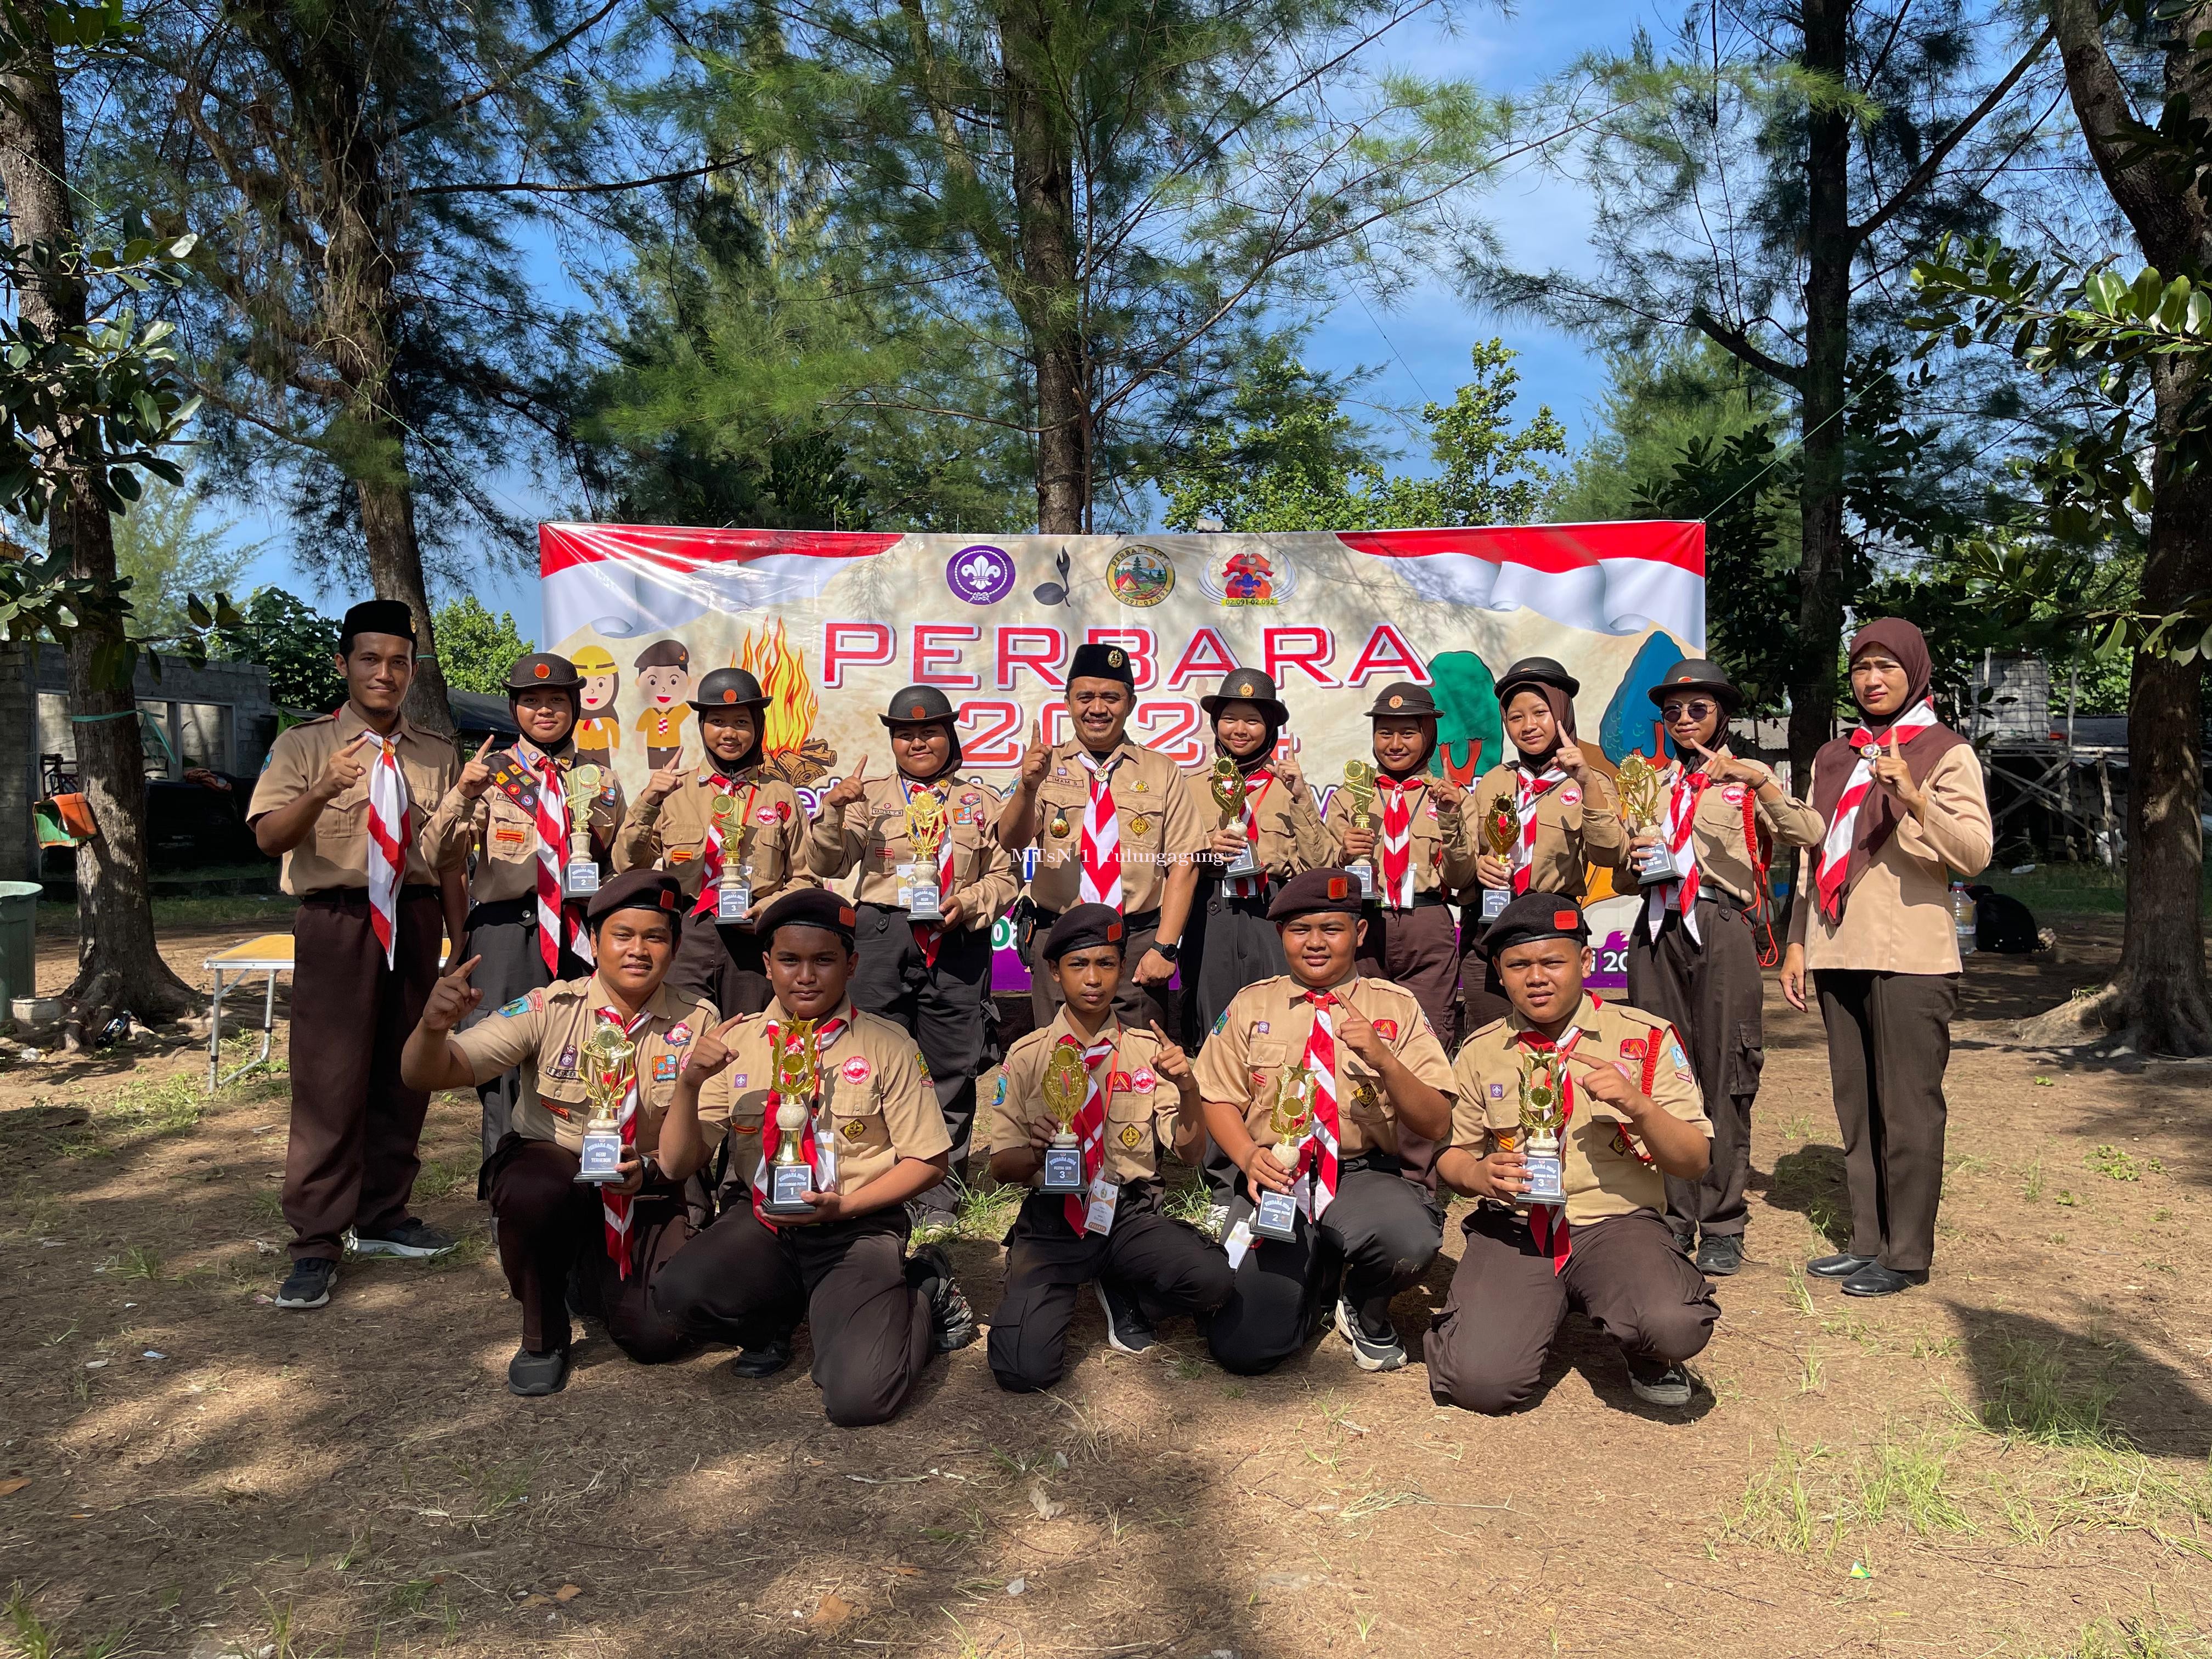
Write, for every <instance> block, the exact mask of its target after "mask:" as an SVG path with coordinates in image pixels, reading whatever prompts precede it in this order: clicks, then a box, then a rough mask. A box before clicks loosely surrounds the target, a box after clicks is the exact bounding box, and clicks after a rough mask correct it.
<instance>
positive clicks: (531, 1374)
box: [507, 1348, 568, 1400]
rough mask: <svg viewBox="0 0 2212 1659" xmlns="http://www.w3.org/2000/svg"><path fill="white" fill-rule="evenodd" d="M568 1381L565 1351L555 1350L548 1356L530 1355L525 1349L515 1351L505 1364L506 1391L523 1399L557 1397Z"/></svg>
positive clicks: (547, 1354)
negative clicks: (544, 1396)
mask: <svg viewBox="0 0 2212 1659" xmlns="http://www.w3.org/2000/svg"><path fill="white" fill-rule="evenodd" d="M567 1382H568V1350H567V1349H566V1348H556V1349H554V1350H553V1352H551V1353H532V1352H530V1350H529V1349H527V1348H517V1349H516V1350H515V1351H514V1358H512V1359H510V1360H508V1361H507V1392H508V1393H509V1394H519V1395H521V1396H522V1397H523V1398H524V1399H526V1400H531V1399H535V1398H536V1397H537V1396H538V1395H542V1394H558V1393H560V1392H561V1389H562V1385H563V1384H565V1383H567Z"/></svg>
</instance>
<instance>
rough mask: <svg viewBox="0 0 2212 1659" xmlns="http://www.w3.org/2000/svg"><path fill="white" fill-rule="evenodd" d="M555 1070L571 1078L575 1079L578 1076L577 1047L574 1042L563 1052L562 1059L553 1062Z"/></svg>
mask: <svg viewBox="0 0 2212 1659" xmlns="http://www.w3.org/2000/svg"><path fill="white" fill-rule="evenodd" d="M553 1069H554V1070H555V1071H556V1072H562V1073H567V1074H568V1076H570V1077H574V1075H575V1074H576V1045H575V1044H574V1043H573V1042H572V1043H570V1044H568V1046H567V1047H566V1048H562V1050H561V1054H560V1057H559V1058H558V1059H557V1060H555V1061H554V1062H553Z"/></svg>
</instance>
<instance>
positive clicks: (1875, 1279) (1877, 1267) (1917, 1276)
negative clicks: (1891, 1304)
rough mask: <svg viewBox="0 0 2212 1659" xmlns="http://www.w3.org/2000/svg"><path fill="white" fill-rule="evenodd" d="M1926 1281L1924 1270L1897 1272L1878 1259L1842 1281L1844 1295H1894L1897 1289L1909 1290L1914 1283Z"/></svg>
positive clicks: (1921, 1283)
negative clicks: (1883, 1264)
mask: <svg viewBox="0 0 2212 1659" xmlns="http://www.w3.org/2000/svg"><path fill="white" fill-rule="evenodd" d="M1927 1282H1928V1275H1927V1273H1926V1272H1924V1271H1923V1272H1920V1273H1899V1271H1898V1270H1897V1269H1896V1268H1894V1267H1883V1266H1882V1265H1881V1263H1880V1262H1879V1261H1869V1262H1868V1263H1867V1264H1866V1266H1865V1267H1862V1268H1860V1269H1859V1270H1858V1271H1857V1273H1853V1274H1852V1275H1851V1276H1850V1278H1849V1279H1845V1280H1844V1295H1845V1296H1895V1295H1896V1294H1897V1293H1898V1292H1899V1291H1909V1290H1911V1288H1912V1287H1913V1286H1914V1285H1925V1284H1926V1283H1927Z"/></svg>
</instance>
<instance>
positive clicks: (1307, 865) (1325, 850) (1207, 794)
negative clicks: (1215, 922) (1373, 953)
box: [1117, 768, 1336, 883]
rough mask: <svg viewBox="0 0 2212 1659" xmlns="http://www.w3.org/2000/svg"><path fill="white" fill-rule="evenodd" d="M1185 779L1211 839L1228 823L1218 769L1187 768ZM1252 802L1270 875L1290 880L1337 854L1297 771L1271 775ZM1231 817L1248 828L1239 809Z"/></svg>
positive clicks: (1256, 851)
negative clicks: (1216, 785)
mask: <svg viewBox="0 0 2212 1659" xmlns="http://www.w3.org/2000/svg"><path fill="white" fill-rule="evenodd" d="M1271 770H1272V768H1271ZM1182 781H1183V787H1185V788H1186V789H1188V791H1189V792H1190V800H1191V807H1192V810H1193V811H1195V812H1196V813H1197V814H1198V824H1199V829H1200V832H1201V833H1202V834H1203V836H1205V838H1206V841H1208V842H1210V841H1211V840H1212V836H1213V832H1214V831H1215V830H1216V829H1220V828H1222V827H1223V819H1222V816H1221V806H1220V803H1218V801H1216V800H1215V799H1213V774H1212V772H1211V771H1210V770H1209V771H1204V772H1186V773H1184V774H1183V775H1182ZM1117 799H1118V797H1117ZM1247 805H1249V808H1250V810H1251V814H1252V817H1253V820H1254V822H1255V823H1257V824H1258V825H1259V826H1260V835H1259V839H1258V840H1256V841H1255V842H1253V844H1252V856H1253V857H1254V858H1255V859H1256V860H1258V861H1259V864H1260V867H1261V869H1263V870H1265V871H1266V872H1267V878H1268V880H1270V881H1272V882H1277V883H1281V882H1285V881H1288V880H1289V879H1290V878H1291V877H1292V876H1297V875H1303V874H1304V873H1305V872H1307V871H1309V870H1318V869H1321V868H1322V866H1325V865H1327V864H1328V863H1329V862H1330V861H1331V860H1334V858H1335V857H1336V847H1335V844H1334V842H1331V841H1330V840H1329V836H1328V829H1326V828H1325V827H1324V826H1323V825H1322V819H1321V813H1320V812H1319V811H1317V810H1316V808H1315V806H1314V798H1313V791H1312V790H1311V789H1310V788H1309V787H1307V785H1306V781H1305V780H1304V778H1302V777H1299V776H1297V775H1295V774H1293V775H1291V776H1288V777H1285V776H1284V775H1282V774H1281V773H1279V772H1278V773H1276V774H1275V775H1274V776H1273V777H1272V778H1270V779H1268V781H1267V787H1266V788H1264V789H1258V790H1255V791H1253V792H1252V793H1251V794H1250V796H1249V798H1248V799H1247ZM1229 823H1231V825H1233V827H1235V828H1237V829H1243V827H1244V817H1243V814H1242V813H1239V814H1238V815H1237V817H1235V818H1233V819H1231V820H1229ZM1202 845H1203V844H1201V850H1202ZM1214 867H1215V868H1216V869H1218V868H1219V866H1214Z"/></svg>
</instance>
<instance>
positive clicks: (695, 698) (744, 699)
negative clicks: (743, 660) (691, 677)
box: [691, 668, 769, 714]
mask: <svg viewBox="0 0 2212 1659" xmlns="http://www.w3.org/2000/svg"><path fill="white" fill-rule="evenodd" d="M768 705H769V696H768V694H767V693H766V692H765V691H763V690H761V688H760V682H759V681H758V680H757V679H755V678H753V677H752V676H751V675H750V674H748V673H747V672H745V671H744V669H742V668H717V669H716V670H715V671H714V672H713V673H711V674H708V675H707V676H706V677H704V678H702V679H701V680H700V682H699V684H697V685H696V686H695V687H693V688H692V691H691V707H692V708H693V709H695V710H696V712H698V713H699V714H712V713H713V712H714V710H715V709H717V708H767V707H768Z"/></svg>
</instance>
